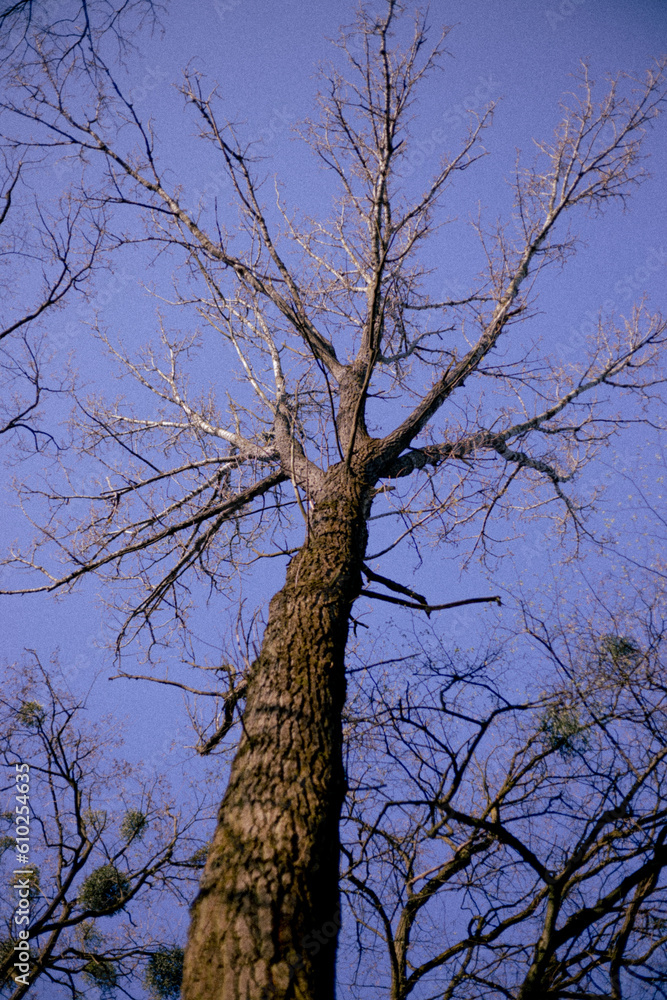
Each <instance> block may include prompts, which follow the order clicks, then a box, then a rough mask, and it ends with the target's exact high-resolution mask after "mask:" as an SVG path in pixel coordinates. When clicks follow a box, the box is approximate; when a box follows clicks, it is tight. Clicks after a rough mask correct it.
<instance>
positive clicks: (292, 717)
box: [183, 466, 371, 1000]
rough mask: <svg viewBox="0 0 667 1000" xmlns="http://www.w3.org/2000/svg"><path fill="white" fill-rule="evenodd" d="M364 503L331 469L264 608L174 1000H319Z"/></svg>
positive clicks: (346, 478)
mask: <svg viewBox="0 0 667 1000" xmlns="http://www.w3.org/2000/svg"><path fill="white" fill-rule="evenodd" d="M370 496H371V492H370V490H369V489H368V487H364V486H363V484H361V483H359V482H358V480H356V479H355V477H354V475H353V474H351V473H349V472H346V471H345V470H344V469H343V468H342V466H338V467H336V468H335V469H333V470H331V472H330V473H329V474H328V475H327V476H326V477H325V479H324V486H323V488H320V489H319V490H318V493H317V495H316V499H315V504H314V508H313V509H312V511H311V512H310V524H309V530H308V537H307V540H306V542H305V544H304V545H303V547H302V549H301V550H300V552H299V553H298V555H296V556H295V557H294V559H293V560H292V561H291V563H290V565H289V567H288V570H287V577H286V581H285V585H284V587H283V588H282V590H280V591H279V593H277V594H276V595H275V597H274V598H273V600H272V601H271V604H270V607H269V621H268V624H267V628H266V633H265V636H264V641H263V644H262V650H261V653H260V655H259V656H258V658H257V660H256V661H255V663H254V664H253V667H252V670H251V674H250V678H249V682H248V694H247V702H246V710H245V713H244V717H243V734H242V737H241V742H240V745H239V749H238V752H237V754H236V757H235V759H234V762H233V765H232V769H231V775H230V779H229V785H228V787H227V791H226V793H225V797H224V799H223V802H222V805H221V807H220V813H219V817H218V827H217V830H216V833H215V837H214V839H213V843H212V847H211V851H210V854H209V858H208V862H207V865H206V868H205V870H204V874H203V877H202V882H201V887H200V892H199V895H198V897H197V900H196V902H195V904H194V908H193V916H192V923H191V926H190V938H189V942H188V948H187V953H186V962H185V973H184V982H183V997H184V1000H333V996H334V980H335V958H336V944H337V937H338V928H339V924H340V917H339V890H338V863H339V834H338V825H339V819H340V810H341V805H342V801H343V796H344V794H345V775H344V770H343V758H342V725H341V714H342V709H343V704H344V700H345V671H344V657H345V644H346V640H347V631H348V619H349V613H350V609H351V606H352V602H353V601H354V599H355V598H356V597H357V595H358V594H359V591H360V589H361V565H362V562H363V559H364V552H365V548H366V542H367V529H366V519H367V516H368V507H369V504H370Z"/></svg>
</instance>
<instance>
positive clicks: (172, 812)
mask: <svg viewBox="0 0 667 1000" xmlns="http://www.w3.org/2000/svg"><path fill="white" fill-rule="evenodd" d="M57 674H58V670H57V667H56V665H54V664H53V663H52V664H51V665H50V666H49V668H48V669H45V668H44V667H42V665H41V664H40V662H39V661H38V660H37V658H36V657H33V658H32V660H30V661H27V662H26V663H23V664H21V665H20V667H16V668H14V669H9V668H8V669H7V670H6V672H5V683H4V687H3V692H2V696H1V697H0V734H1V735H0V758H1V759H2V762H3V773H4V780H5V782H7V781H9V784H5V785H4V787H3V789H2V791H3V797H4V798H5V802H6V807H7V811H5V812H3V814H2V824H3V827H4V829H3V836H2V837H1V838H0V846H1V848H2V856H3V857H2V867H3V869H4V872H3V882H4V887H3V892H2V900H3V902H2V907H1V909H0V920H1V925H0V926H1V927H2V931H0V933H1V935H2V940H1V941H0V962H1V964H0V991H1V992H2V993H3V995H5V994H6V995H7V996H8V997H9V998H10V1000H19V998H20V997H23V996H26V995H27V994H28V993H30V994H31V995H32V992H33V991H34V990H35V988H36V987H37V986H38V984H39V986H40V987H42V988H43V987H44V986H45V984H46V983H50V984H52V987H53V985H56V984H57V985H60V986H62V987H65V988H67V989H69V991H70V993H71V995H72V997H73V998H75V997H81V996H83V995H84V994H85V993H86V991H89V990H90V989H92V988H95V987H99V988H100V989H101V990H102V994H103V995H107V993H108V992H110V991H111V992H113V990H114V989H115V988H118V989H121V990H122V992H124V993H125V995H126V996H132V995H135V994H133V993H132V992H128V990H131V988H132V985H133V984H134V985H137V984H141V982H142V981H143V980H144V979H145V978H146V977H148V982H149V985H150V983H151V982H152V979H151V975H152V973H154V972H155V970H156V969H159V968H163V973H164V968H165V967H166V966H167V965H168V964H169V963H168V961H167V958H166V957H168V956H171V966H172V972H173V973H174V975H176V974H177V973H178V969H179V964H180V966H182V953H183V949H182V947H180V945H179V942H177V941H174V940H173V935H172V933H171V932H170V929H169V911H170V909H171V910H172V912H174V911H175V910H176V909H177V908H178V907H182V906H183V905H187V904H188V903H189V902H190V898H191V896H192V893H193V891H194V889H195V886H196V881H197V878H198V876H199V874H200V870H201V868H202V866H203V863H204V858H205V855H206V843H205V840H204V839H203V837H202V834H203V835H204V836H205V835H206V832H207V820H208V821H210V809H208V808H207V802H206V800H205V798H204V796H202V795H201V794H195V795H194V796H192V795H187V796H183V795H181V801H180V802H179V804H178V806H177V805H176V804H175V803H174V801H173V797H172V794H171V792H170V789H169V788H168V786H167V784H166V782H165V781H164V779H163V778H162V777H161V776H159V775H157V774H149V773H148V772H147V771H146V770H143V769H140V768H136V767H131V766H130V765H129V764H128V763H127V762H124V761H123V760H119V759H117V758H116V757H115V753H116V751H117V750H118V748H119V747H120V743H121V741H120V739H119V737H118V726H117V725H114V724H113V723H112V722H111V720H110V719H104V720H101V721H100V722H99V723H95V724H91V723H90V722H89V721H87V720H86V719H85V711H86V705H85V700H83V699H78V698H76V697H74V696H73V695H72V694H71V692H69V691H68V690H67V689H66V688H63V687H62V686H58V685H57V684H56V677H57ZM186 802H187V805H186ZM182 808H185V809H186V811H187V812H188V815H187V816H186V817H185V818H182V816H181V814H180V810H181V809H182ZM19 834H20V835H21V836H20V837H19ZM26 845H28V847H29V852H28V853H27V854H26V853H25V848H26ZM26 858H27V859H28V862H29V863H27V864H23V865H21V864H20V861H21V859H23V860H24V861H25V860H26ZM17 872H18V874H16V873H17ZM26 881H27V882H28V883H29V885H30V896H29V900H30V907H29V917H30V919H29V921H27V922H26V921H20V922H18V923H17V921H16V917H17V915H18V916H19V917H20V916H21V913H20V911H19V908H18V902H19V895H18V893H17V892H16V891H14V889H13V888H12V884H13V885H14V888H16V887H18V888H20V887H21V885H22V882H26ZM23 895H24V896H25V893H23ZM26 912H28V911H26ZM21 932H23V934H21ZM25 932H27V935H28V936H27V938H26V937H25ZM22 941H27V943H28V948H29V960H28V961H27V962H24V963H23V967H21V954H20V953H19V951H17V948H20V946H21V943H22ZM24 951H25V949H24ZM23 957H24V958H25V954H24V956H23ZM17 963H18V964H17ZM153 978H155V976H154V975H153ZM163 979H164V982H165V983H166V982H167V977H166V975H165V974H163ZM179 985H180V983H179V982H176V984H175V987H174V981H173V976H172V987H174V988H175V990H176V993H174V988H172V991H171V992H168V991H167V990H166V989H165V991H164V992H163V993H162V994H159V992H157V993H156V992H155V990H154V991H153V992H154V995H156V996H158V995H163V996H164V997H169V996H173V995H177V994H178V986H179ZM43 995H45V996H46V995H47V994H46V992H45V993H44V994H43Z"/></svg>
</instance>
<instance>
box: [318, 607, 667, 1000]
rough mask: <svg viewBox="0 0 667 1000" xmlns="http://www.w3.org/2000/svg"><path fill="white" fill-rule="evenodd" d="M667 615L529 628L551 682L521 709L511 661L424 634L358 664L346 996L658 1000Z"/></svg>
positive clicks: (662, 985) (666, 980) (664, 975)
mask: <svg viewBox="0 0 667 1000" xmlns="http://www.w3.org/2000/svg"><path fill="white" fill-rule="evenodd" d="M663 603H664V602H663V600H660V601H655V600H653V601H652V602H651V603H649V604H648V605H646V606H644V608H639V607H635V609H634V612H635V613H634V615H628V614H627V613H626V614H619V615H617V616H616V617H615V618H614V617H612V619H611V620H610V621H608V622H607V627H608V628H611V629H612V631H608V632H603V633H602V634H600V633H599V632H597V634H596V632H595V630H594V623H593V622H591V621H590V620H589V621H585V620H582V619H583V616H582V615H581V614H580V615H579V616H578V620H574V621H569V622H568V626H569V627H568V628H567V629H566V630H564V631H563V630H562V629H561V628H560V627H559V626H558V625H557V624H554V623H553V622H551V623H549V624H547V623H546V622H545V621H543V620H540V619H538V618H536V617H535V615H534V614H532V615H531V614H529V613H527V622H528V626H529V629H530V631H531V633H532V635H533V636H534V638H535V639H536V640H537V642H536V644H535V645H537V648H535V645H534V646H533V648H532V650H530V652H529V656H530V658H531V665H532V670H533V672H534V673H539V674H540V675H541V676H543V677H545V678H546V677H552V676H554V667H555V668H556V671H555V673H556V675H558V674H559V675H560V679H559V681H558V683H557V684H555V685H553V686H551V687H550V688H549V689H548V690H546V691H545V690H542V691H541V692H540V691H538V692H534V693H532V694H531V695H530V696H528V697H526V698H524V699H522V700H520V701H515V702H512V701H511V700H510V699H509V698H508V697H507V695H506V694H505V693H504V692H506V691H507V690H508V689H509V688H510V684H509V683H508V678H509V676H510V674H511V673H514V674H515V671H512V672H510V670H509V668H508V665H507V664H505V663H503V658H502V656H499V655H498V654H496V655H489V654H487V656H486V657H484V658H481V657H480V659H479V660H478V661H477V662H469V661H466V658H465V656H464V654H463V653H462V652H461V651H456V652H455V653H451V652H448V651H447V649H446V648H444V647H443V645H442V643H441V642H438V641H437V638H436V637H433V636H432V637H431V639H430V641H429V640H427V639H425V641H424V642H423V645H422V648H421V649H415V650H414V651H413V652H412V653H411V654H410V655H409V658H410V659H412V661H413V662H412V663H411V664H406V663H405V662H403V663H402V664H401V669H400V671H399V670H398V669H397V667H396V665H393V666H391V665H388V661H384V664H382V665H381V666H380V668H377V667H376V668H373V666H372V665H368V664H366V667H365V669H366V674H367V677H368V674H370V675H371V676H372V677H373V679H374V683H373V684H372V685H369V684H368V683H366V684H365V685H363V686H362V685H359V686H358V687H357V690H356V692H355V696H354V697H353V699H352V704H351V706H350V718H349V723H348V724H349V726H350V733H349V745H350V760H349V763H348V773H349V775H350V785H351V788H350V796H349V799H348V804H349V811H348V812H347V815H346V818H345V825H344V827H343V830H344V833H343V845H344V855H345V857H346V859H347V868H346V869H345V870H344V884H345V885H346V895H347V897H348V900H349V903H350V906H351V909H352V913H353V914H354V917H355V923H356V927H357V935H356V936H357V943H358V945H359V949H360V955H359V959H360V960H359V963H358V966H357V969H356V976H355V983H354V988H353V992H354V995H358V996H369V995H370V996H373V995H377V996H380V995H383V996H390V997H391V998H392V1000H405V998H407V997H409V996H415V997H423V996H430V997H432V996H438V997H442V998H445V1000H454V998H456V1000H463V998H466V1000H472V998H482V997H498V998H500V997H516V998H520V1000H526V998H536V1000H537V998H542V997H553V998H554V1000H555V998H574V997H579V998H593V997H612V998H613V1000H622V998H623V997H639V996H642V997H656V998H657V997H664V996H665V994H666V993H667V968H666V967H665V964H664V948H665V944H666V943H667V919H666V909H665V908H666V906H667V896H666V892H667V881H666V879H665V874H666V872H667V849H666V846H665V838H666V837H667V825H666V823H665V815H666V813H665V805H666V801H667V800H666V794H667V740H666V739H665V731H666V730H665V710H666V708H667V703H666V701H665V685H664V669H665V664H664V639H665V621H664V611H662V612H661V606H662V605H663ZM628 624H630V626H631V628H632V633H630V634H628V633H627V632H624V633H620V634H619V633H618V632H616V630H615V629H616V628H618V627H619V625H621V626H625V627H626V628H627V626H628ZM597 625H598V627H599V625H600V622H599V621H598V622H597ZM540 648H541V649H542V651H543V652H546V654H547V655H546V657H542V656H540V653H539V650H540ZM408 665H409V666H412V667H413V669H412V671H411V672H410V675H409V676H410V677H411V679H410V680H407V681H406V680H405V679H404V678H405V669H406V666H408ZM536 668H537V669H536ZM379 670H383V673H379ZM367 677H366V679H367ZM308 943H309V945H310V946H311V947H313V946H316V942H315V941H314V940H311V941H309V942H308ZM371 956H374V957H375V961H372V959H371ZM374 989H375V991H376V993H375V994H374V992H373V991H374Z"/></svg>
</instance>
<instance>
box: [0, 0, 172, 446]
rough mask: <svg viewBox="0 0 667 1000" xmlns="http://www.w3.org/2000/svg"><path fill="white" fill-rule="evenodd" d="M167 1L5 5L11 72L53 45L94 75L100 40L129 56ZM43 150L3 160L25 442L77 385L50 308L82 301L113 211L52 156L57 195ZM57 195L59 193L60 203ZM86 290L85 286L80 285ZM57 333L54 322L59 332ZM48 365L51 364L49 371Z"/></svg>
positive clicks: (5, 242) (0, 354) (9, 370)
mask: <svg viewBox="0 0 667 1000" xmlns="http://www.w3.org/2000/svg"><path fill="white" fill-rule="evenodd" d="M161 10H162V7H161V6H160V5H159V4H156V3H154V0H129V2H128V0H124V2H123V3H121V4H115V3H110V2H107V0H72V2H65V3H60V4H59V5H58V9H57V10H55V9H54V7H53V5H52V4H50V3H45V2H42V0H18V2H17V3H10V4H4V5H3V9H0V64H1V65H3V67H4V69H5V72H6V74H7V75H8V76H11V75H12V74H14V73H16V72H22V71H25V69H26V67H28V66H30V65H33V64H34V61H35V60H36V59H37V60H39V58H40V53H41V52H42V51H43V50H44V48H45V47H47V48H48V50H49V54H50V58H51V59H53V60H54V61H58V60H60V59H63V60H66V59H67V58H68V57H71V55H72V54H73V53H76V56H77V65H78V66H79V67H80V68H83V69H85V71H86V72H87V73H88V74H89V75H92V76H94V75H95V73H96V72H98V70H99V67H98V66H97V65H96V59H97V54H98V52H99V49H100V46H101V45H102V44H103V43H104V42H106V43H107V44H109V42H110V41H111V43H112V44H113V46H114V47H115V54H116V58H118V59H120V60H121V61H122V59H123V56H124V54H125V53H126V52H127V50H128V48H130V47H131V44H132V43H131V38H132V35H133V33H134V32H136V31H137V30H138V29H139V28H140V27H141V26H143V25H145V26H146V27H149V26H150V27H153V28H155V26H156V18H157V14H158V12H159V11H161ZM43 166H44V163H43V157H41V156H40V155H39V154H37V155H31V154H30V152H28V151H27V150H26V149H25V148H22V147H20V145H19V148H16V147H15V148H13V149H6V150H5V151H4V154H3V158H2V166H1V168H0V260H1V261H2V275H1V278H0V281H1V282H2V284H1V286H0V287H2V289H3V292H4V299H5V310H4V315H3V319H2V321H1V322H0V373H1V374H0V379H1V380H2V381H1V382H0V386H1V396H2V402H1V404H0V434H5V433H10V432H15V434H16V435H17V436H18V437H19V440H20V441H21V443H26V442H27V443H30V444H32V445H34V446H36V447H43V446H45V445H46V443H47V442H48V443H50V444H52V445H53V444H55V443H56V442H55V440H54V437H53V434H52V433H51V431H50V430H49V429H48V427H49V425H48V424H47V426H44V425H43V423H42V421H41V419H40V417H41V411H40V407H41V404H42V403H43V397H44V396H45V395H49V394H53V393H60V392H65V391H66V390H68V389H69V390H71V387H72V383H71V377H66V376H63V374H62V373H59V372H58V371H57V369H56V371H55V372H54V371H53V370H52V367H53V366H52V365H50V364H49V361H50V360H52V357H53V354H54V351H53V349H52V347H53V345H51V344H50V343H49V344H47V343H45V338H44V332H45V331H44V320H46V318H47V313H48V314H51V313H52V312H54V311H55V310H58V309H59V308H62V306H63V305H65V302H66V301H68V302H69V301H70V300H71V299H72V298H75V299H77V298H78V300H79V302H80V301H81V297H82V295H83V294H84V293H85V292H86V290H87V288H88V287H89V279H90V277H91V276H92V273H93V271H94V270H95V269H99V268H101V267H102V266H103V264H104V252H103V251H104V250H106V249H109V245H108V243H107V241H106V240H105V231H104V213H103V212H95V211H92V210H91V208H90V206H87V205H84V204H82V203H80V202H77V201H76V199H74V198H73V197H72V191H71V190H70V189H69V182H70V181H71V178H70V177H69V176H68V174H67V171H66V170H60V169H59V165H58V164H53V163H50V164H48V166H49V167H50V168H51V169H53V170H54V171H55V174H56V176H57V177H58V179H59V180H60V182H61V183H62V185H63V188H62V190H61V191H60V192H59V195H58V196H57V198H56V199H52V198H50V197H49V194H48V193H45V192H44V183H43V181H44V178H43V175H42V170H41V168H42V167H43ZM54 201H55V203H54ZM77 293H78V295H77ZM53 339H56V340H57V339H58V335H57V331H56V332H55V333H54V331H51V337H50V341H51V340H53ZM47 373H48V374H47Z"/></svg>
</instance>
